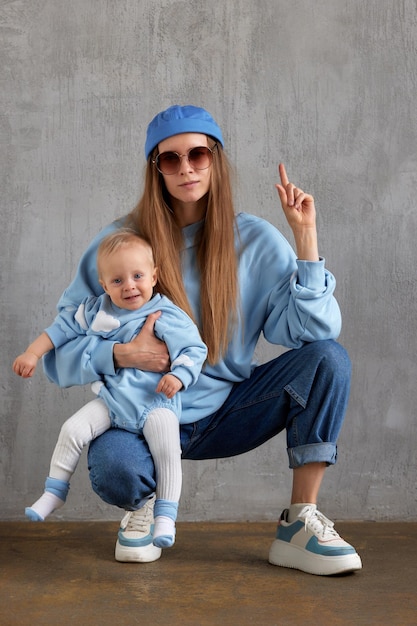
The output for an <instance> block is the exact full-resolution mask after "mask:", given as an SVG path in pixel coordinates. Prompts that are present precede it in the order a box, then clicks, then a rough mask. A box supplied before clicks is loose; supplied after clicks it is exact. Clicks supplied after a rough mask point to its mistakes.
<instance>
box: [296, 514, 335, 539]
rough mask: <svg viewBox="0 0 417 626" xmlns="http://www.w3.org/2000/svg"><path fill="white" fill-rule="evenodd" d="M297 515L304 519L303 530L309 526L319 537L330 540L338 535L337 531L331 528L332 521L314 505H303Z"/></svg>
mask: <svg viewBox="0 0 417 626" xmlns="http://www.w3.org/2000/svg"><path fill="white" fill-rule="evenodd" d="M299 517H300V518H303V519H304V528H305V530H307V528H310V529H311V530H312V531H313V532H314V534H315V535H317V536H319V537H320V538H321V539H325V540H330V539H336V538H338V537H339V535H338V533H337V532H336V531H335V530H334V528H333V526H334V523H333V522H332V521H331V520H329V519H328V518H327V517H326V516H325V515H323V513H320V511H318V510H317V509H316V508H315V507H312V506H306V507H304V509H303V510H302V511H301V513H300V515H299Z"/></svg>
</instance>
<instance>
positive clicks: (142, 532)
mask: <svg viewBox="0 0 417 626" xmlns="http://www.w3.org/2000/svg"><path fill="white" fill-rule="evenodd" d="M154 503H155V497H153V498H151V499H150V500H148V502H147V503H146V504H145V505H144V506H143V507H142V508H141V509H138V510H137V511H129V512H126V515H125V516H124V517H123V519H122V521H121V523H120V528H119V533H118V536H117V542H116V549H115V554H114V556H115V559H116V561H119V562H121V563H152V562H153V561H157V560H158V559H159V558H160V556H161V554H162V550H161V548H158V547H157V546H154V545H153V543H152V542H153V527H154V525H153V507H154Z"/></svg>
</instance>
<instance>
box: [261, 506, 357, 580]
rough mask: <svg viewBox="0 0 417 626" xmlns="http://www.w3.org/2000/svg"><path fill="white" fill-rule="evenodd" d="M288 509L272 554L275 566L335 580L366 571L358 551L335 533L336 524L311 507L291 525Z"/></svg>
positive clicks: (270, 552) (280, 524)
mask: <svg viewBox="0 0 417 626" xmlns="http://www.w3.org/2000/svg"><path fill="white" fill-rule="evenodd" d="M287 519H288V509H285V511H283V513H282V515H281V519H280V520H279V523H278V528H277V533H276V539H275V541H274V542H273V543H272V546H271V549H270V551H269V562H270V563H272V565H280V566H282V567H292V568H294V569H299V570H302V571H303V572H307V573H308V574H317V575H321V576H331V575H332V574H342V573H347V572H353V571H355V570H358V569H361V568H362V562H361V559H360V556H359V555H358V554H357V552H356V550H355V548H353V547H352V546H351V545H349V544H348V543H346V541H344V540H343V539H342V538H341V537H340V535H338V533H337V532H336V531H335V530H334V528H333V526H334V524H333V522H331V521H330V520H329V519H327V517H325V516H324V515H323V513H320V511H318V510H317V507H316V506H315V505H307V506H305V507H304V508H303V509H302V511H301V512H300V514H299V516H298V519H297V520H296V521H295V522H292V523H289V522H288V521H287Z"/></svg>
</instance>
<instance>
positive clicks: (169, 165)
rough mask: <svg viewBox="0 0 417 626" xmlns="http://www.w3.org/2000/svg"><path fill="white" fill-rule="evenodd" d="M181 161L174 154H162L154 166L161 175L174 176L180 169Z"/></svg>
mask: <svg viewBox="0 0 417 626" xmlns="http://www.w3.org/2000/svg"><path fill="white" fill-rule="evenodd" d="M180 163H181V159H180V157H179V155H178V154H177V153H176V152H163V153H162V154H159V155H158V157H157V159H156V166H157V168H158V170H159V171H160V172H161V173H162V174H175V173H176V172H178V170H179V168H180Z"/></svg>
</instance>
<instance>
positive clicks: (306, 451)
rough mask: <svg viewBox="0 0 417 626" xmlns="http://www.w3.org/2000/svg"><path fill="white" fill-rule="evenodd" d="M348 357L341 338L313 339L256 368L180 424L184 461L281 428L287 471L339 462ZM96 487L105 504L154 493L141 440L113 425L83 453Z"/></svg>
mask: <svg viewBox="0 0 417 626" xmlns="http://www.w3.org/2000/svg"><path fill="white" fill-rule="evenodd" d="M350 370H351V368H350V360H349V357H348V355H347V353H346V351H345V349H344V348H343V347H342V346H341V345H340V344H338V343H336V342H334V341H331V340H328V341H316V342H314V343H308V344H305V345H304V346H303V347H302V348H300V349H297V350H290V351H288V352H285V353H284V354H282V355H281V356H279V357H278V358H276V359H274V360H273V361H270V362H269V363H265V364H264V365H260V366H259V367H257V368H256V369H255V370H254V372H253V374H252V376H251V377H250V378H249V379H248V380H245V381H243V382H241V383H237V384H236V385H234V387H233V389H232V391H231V392H230V395H229V397H228V398H227V400H226V402H225V403H224V405H223V406H222V407H221V408H220V409H219V410H218V411H216V412H215V413H214V414H212V415H210V416H209V417H206V418H203V419H201V420H200V421H198V422H195V423H193V424H182V425H181V447H182V458H184V459H195V460H197V459H214V458H223V457H229V456H235V455H238V454H242V453H244V452H248V451H249V450H252V449H253V448H257V447H258V446H260V445H261V444H262V443H264V442H265V441H267V440H268V439H271V437H274V436H275V435H277V434H278V433H280V432H281V431H283V430H284V429H286V432H287V452H288V457H289V466H290V468H296V467H300V466H301V465H304V464H306V463H313V462H325V463H327V464H333V463H335V462H336V456H337V447H336V441H337V438H338V435H339V432H340V429H341V426H342V422H343V418H344V415H345V411H346V407H347V402H348V397H349V390H350V373H351V372H350ZM88 464H89V470H90V479H91V483H92V486H93V489H94V491H95V492H96V493H97V494H98V495H99V496H100V498H102V500H104V501H105V502H108V503H109V504H113V505H116V506H118V507H120V508H122V509H126V510H135V509H138V508H140V507H141V506H143V503H144V502H145V501H146V499H147V498H149V496H150V495H151V494H152V493H154V492H155V487H156V485H155V469H154V464H153V461H152V457H151V454H150V452H149V449H148V446H147V444H146V441H145V440H144V438H143V436H137V435H135V434H132V433H129V432H127V431H123V430H119V429H111V430H108V431H107V432H105V433H104V434H103V435H100V437H98V438H97V439H95V440H94V441H92V442H91V444H90V449H89V452H88Z"/></svg>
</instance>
